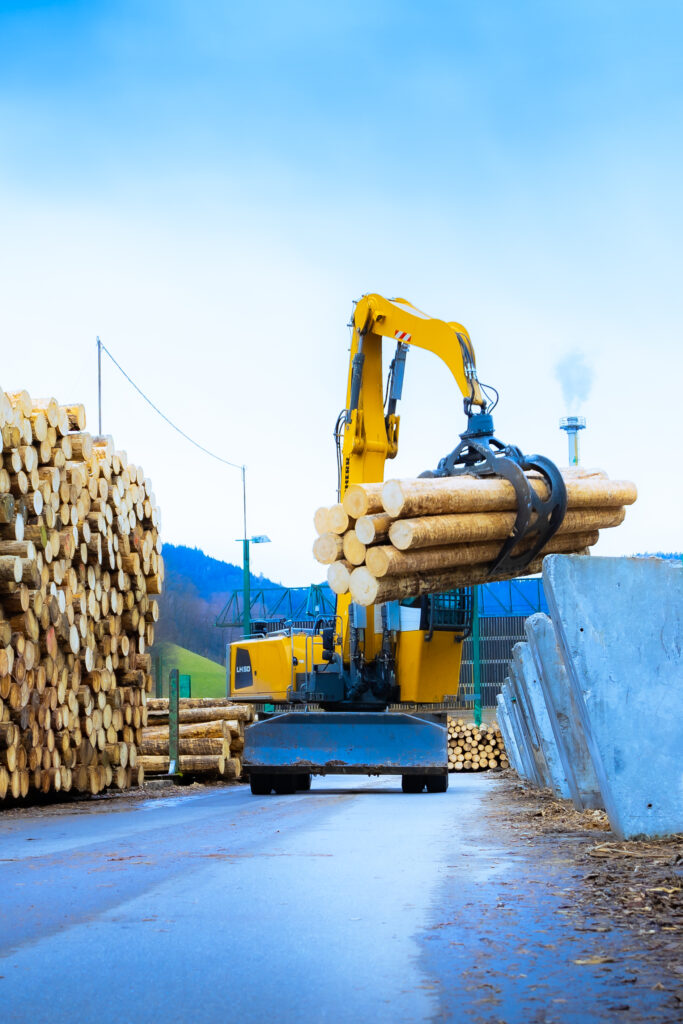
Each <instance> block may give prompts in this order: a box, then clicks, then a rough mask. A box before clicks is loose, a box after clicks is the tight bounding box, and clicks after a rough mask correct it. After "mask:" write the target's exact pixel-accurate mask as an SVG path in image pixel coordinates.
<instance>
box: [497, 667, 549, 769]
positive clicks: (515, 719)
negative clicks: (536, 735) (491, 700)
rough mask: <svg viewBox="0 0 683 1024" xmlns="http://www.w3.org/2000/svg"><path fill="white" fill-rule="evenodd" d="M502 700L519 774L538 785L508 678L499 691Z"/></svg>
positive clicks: (532, 760) (534, 767)
mask: <svg viewBox="0 0 683 1024" xmlns="http://www.w3.org/2000/svg"><path fill="white" fill-rule="evenodd" d="M501 695H502V697H503V701H504V703H505V710H506V711H507V716H508V721H509V723H510V729H511V731H512V734H513V736H514V739H515V743H516V745H517V752H518V754H519V763H520V767H519V774H520V775H521V776H522V778H523V779H525V780H526V781H527V782H530V783H532V784H533V785H534V786H538V785H540V782H539V779H538V773H537V772H536V766H535V764H534V759H533V757H532V754H531V749H530V747H529V745H528V743H527V740H526V736H525V734H524V730H523V728H522V725H521V723H520V720H519V709H518V708H517V706H516V703H515V697H514V694H513V692H512V683H511V681H510V679H506V680H505V681H504V683H503V688H502V691H501Z"/></svg>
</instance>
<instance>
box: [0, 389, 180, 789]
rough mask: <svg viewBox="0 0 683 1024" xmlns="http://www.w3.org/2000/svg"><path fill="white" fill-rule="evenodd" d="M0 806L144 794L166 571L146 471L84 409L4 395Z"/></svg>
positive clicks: (0, 422)
mask: <svg viewBox="0 0 683 1024" xmlns="http://www.w3.org/2000/svg"><path fill="white" fill-rule="evenodd" d="M0 431H1V439H2V449H1V457H0V799H5V798H7V797H9V796H11V797H14V798H17V797H27V796H31V794H37V793H39V792H40V793H49V792H53V791H54V792H56V791H68V790H71V789H75V790H78V791H80V792H86V793H92V794H95V793H98V792H99V791H100V790H102V789H104V788H105V787H107V786H111V785H116V786H117V787H119V788H120V789H126V788H127V787H129V786H132V785H139V784H140V783H141V782H142V779H143V771H142V768H141V766H140V764H139V762H138V757H137V750H138V746H139V744H140V741H141V739H142V727H143V726H144V725H145V722H146V714H147V709H146V706H145V705H146V697H147V693H148V692H149V691H150V690H151V686H152V677H151V675H150V674H149V671H150V657H149V654H148V653H146V647H147V646H149V645H151V644H152V643H153V641H154V622H155V621H156V620H157V618H158V605H157V602H156V600H154V597H153V595H156V594H159V593H160V592H161V585H162V580H163V562H162V558H161V541H160V539H159V534H158V527H159V513H158V509H156V508H155V507H154V495H153V494H152V486H151V483H150V481H149V480H148V479H146V478H145V475H144V473H143V471H142V469H141V467H139V466H135V465H133V464H132V463H129V462H128V459H127V457H126V454H125V453H124V452H117V451H116V450H115V448H114V443H113V441H112V439H111V438H110V437H92V436H91V435H90V434H88V433H86V431H85V411H84V408H83V406H82V405H67V406H62V405H60V404H59V403H58V402H57V401H56V400H55V399H54V398H49V399H41V400H37V401H33V400H32V399H31V397H30V395H29V394H28V393H27V392H26V391H21V392H10V393H7V394H6V393H5V392H3V391H2V390H0Z"/></svg>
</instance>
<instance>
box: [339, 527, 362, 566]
mask: <svg viewBox="0 0 683 1024" xmlns="http://www.w3.org/2000/svg"><path fill="white" fill-rule="evenodd" d="M342 549H343V552H344V558H345V560H346V561H347V562H350V563H351V565H362V564H363V562H364V561H365V552H366V547H365V544H362V543H361V541H359V540H358V537H357V536H356V531H355V530H347V532H346V533H345V534H344V537H343V539H342Z"/></svg>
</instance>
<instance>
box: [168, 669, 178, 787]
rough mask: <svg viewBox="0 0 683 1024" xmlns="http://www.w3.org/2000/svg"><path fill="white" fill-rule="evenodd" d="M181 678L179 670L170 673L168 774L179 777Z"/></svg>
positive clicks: (172, 670)
mask: <svg viewBox="0 0 683 1024" xmlns="http://www.w3.org/2000/svg"><path fill="white" fill-rule="evenodd" d="M179 696H180V677H179V675H178V669H177V668H172V669H171V671H170V672H169V673H168V774H169V775H177V774H178V772H179V767H180V760H179V757H178V754H179V743H178V718H179V710H180V705H179Z"/></svg>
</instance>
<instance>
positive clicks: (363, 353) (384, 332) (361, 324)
mask: <svg viewBox="0 0 683 1024" xmlns="http://www.w3.org/2000/svg"><path fill="white" fill-rule="evenodd" d="M352 327H353V334H352V339H351V359H350V364H349V378H348V386H347V395H346V409H345V414H344V416H343V421H344V441H343V453H342V456H341V459H340V467H339V468H340V481H339V496H340V499H341V498H342V497H343V496H344V493H345V491H346V489H347V487H348V486H349V485H350V484H353V483H363V482H366V481H378V480H383V479H384V463H385V462H386V460H387V459H393V458H395V456H396V455H397V453H398V428H399V417H398V416H397V415H396V402H397V400H398V399H399V398H400V396H401V386H402V383H403V365H404V362H405V354H406V351H407V346H411V345H416V346H417V347H418V348H423V349H426V350H427V351H428V352H433V353H434V354H435V355H437V356H439V358H440V359H442V361H443V362H444V363H445V364H446V366H447V367H448V369H449V370H450V371H451V373H452V374H453V377H454V378H455V380H456V383H457V385H458V387H459V389H460V391H461V392H462V394H463V396H464V399H465V411H466V413H467V414H468V415H469V414H470V413H471V410H472V406H478V407H479V408H480V409H482V410H484V409H485V408H486V404H487V403H486V398H485V397H484V395H483V393H482V390H481V387H480V385H479V381H478V380H477V368H476V360H475V356H474V349H473V347H472V342H471V340H470V336H469V334H468V333H467V330H466V328H465V327H463V325H462V324H459V323H455V322H453V323H447V322H446V321H444V320H437V319H434V318H433V317H429V316H427V315H426V314H425V313H423V312H422V311H421V310H419V309H418V308H417V307H416V306H413V305H412V304H411V303H410V302H408V301H407V300H406V299H385V298H383V296H381V295H376V294H371V295H364V296H363V298H362V299H360V300H359V301H358V302H357V303H356V306H355V309H354V312H353V320H352ZM384 338H390V339H391V340H392V341H395V342H396V344H397V349H396V356H395V359H394V362H393V363H392V372H391V375H390V380H389V388H388V394H387V398H388V406H387V408H386V410H385V407H384V386H383V380H382V341H383V339H384ZM341 428H342V423H341V418H340V422H339V423H338V426H337V432H336V435H337V440H338V443H340V444H341Z"/></svg>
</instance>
